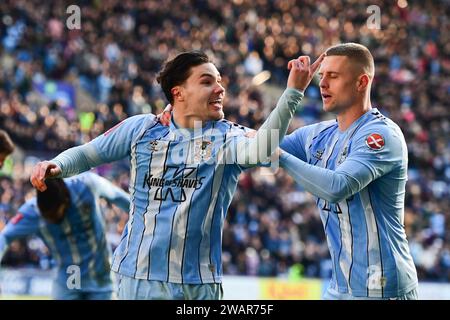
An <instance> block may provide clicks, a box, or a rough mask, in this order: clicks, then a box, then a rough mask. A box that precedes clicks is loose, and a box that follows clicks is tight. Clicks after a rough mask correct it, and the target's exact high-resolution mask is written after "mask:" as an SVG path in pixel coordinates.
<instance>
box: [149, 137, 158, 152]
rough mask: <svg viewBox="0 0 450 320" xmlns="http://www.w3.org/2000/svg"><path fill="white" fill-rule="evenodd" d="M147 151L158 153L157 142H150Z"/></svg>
mask: <svg viewBox="0 0 450 320" xmlns="http://www.w3.org/2000/svg"><path fill="white" fill-rule="evenodd" d="M149 149H150V150H151V151H158V140H152V141H150V143H149Z"/></svg>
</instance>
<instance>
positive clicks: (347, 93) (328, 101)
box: [319, 56, 358, 114]
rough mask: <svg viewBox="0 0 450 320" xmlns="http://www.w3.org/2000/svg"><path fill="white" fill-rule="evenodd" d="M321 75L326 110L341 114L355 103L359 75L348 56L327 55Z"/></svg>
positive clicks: (320, 71) (320, 84) (321, 67)
mask: <svg viewBox="0 0 450 320" xmlns="http://www.w3.org/2000/svg"><path fill="white" fill-rule="evenodd" d="M319 76H320V83H319V86H320V93H321V95H322V101H323V109H324V111H327V112H333V113H336V114H339V113H341V112H343V111H345V110H347V109H348V108H350V107H351V106H353V105H354V104H355V102H356V97H357V96H358V90H357V88H358V75H357V74H356V72H355V67H354V66H353V65H352V64H351V63H350V59H349V58H348V57H346V56H327V57H325V59H324V60H323V62H322V64H321V66H320V69H319Z"/></svg>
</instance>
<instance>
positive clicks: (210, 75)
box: [199, 73, 222, 80]
mask: <svg viewBox="0 0 450 320" xmlns="http://www.w3.org/2000/svg"><path fill="white" fill-rule="evenodd" d="M203 77H208V78H212V79H214V80H215V79H216V77H217V78H218V79H219V80H222V77H221V76H220V74H218V75H217V76H216V77H215V76H214V75H212V74H211V73H203V74H202V75H201V76H200V77H199V79H201V78H203Z"/></svg>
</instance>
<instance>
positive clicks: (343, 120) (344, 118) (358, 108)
mask: <svg viewBox="0 0 450 320" xmlns="http://www.w3.org/2000/svg"><path fill="white" fill-rule="evenodd" d="M370 109H372V106H371V103H370V99H369V100H368V101H366V102H364V103H362V104H356V105H353V106H351V107H350V108H347V109H346V110H344V111H342V112H340V113H339V114H338V115H337V122H338V127H339V131H341V132H343V131H345V130H347V129H348V128H349V127H350V126H351V125H352V124H353V123H354V122H355V121H356V120H358V119H359V118H360V117H361V116H362V115H363V114H365V113H366V112H367V111H369V110H370Z"/></svg>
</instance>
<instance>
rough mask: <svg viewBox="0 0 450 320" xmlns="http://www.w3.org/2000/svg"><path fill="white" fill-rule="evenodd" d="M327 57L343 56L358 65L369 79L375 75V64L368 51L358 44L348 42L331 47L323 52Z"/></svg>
mask: <svg viewBox="0 0 450 320" xmlns="http://www.w3.org/2000/svg"><path fill="white" fill-rule="evenodd" d="M325 53H326V55H327V56H345V57H348V58H349V59H350V60H351V62H354V63H357V64H359V65H360V66H361V67H362V69H363V71H364V73H367V74H368V75H369V76H370V77H371V78H373V77H374V75H375V63H374V61H373V56H372V54H371V53H370V51H369V49H367V48H366V47H365V46H363V45H362V44H359V43H354V42H348V43H341V44H337V45H335V46H332V47H330V48H328V49H327V51H326V52H325Z"/></svg>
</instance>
